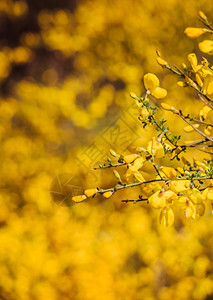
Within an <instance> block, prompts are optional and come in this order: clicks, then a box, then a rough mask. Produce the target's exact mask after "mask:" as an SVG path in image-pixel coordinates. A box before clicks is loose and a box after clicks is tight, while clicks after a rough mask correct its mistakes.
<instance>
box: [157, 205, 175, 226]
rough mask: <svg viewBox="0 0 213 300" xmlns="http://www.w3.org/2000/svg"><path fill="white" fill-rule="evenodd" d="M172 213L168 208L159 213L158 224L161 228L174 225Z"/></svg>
mask: <svg viewBox="0 0 213 300" xmlns="http://www.w3.org/2000/svg"><path fill="white" fill-rule="evenodd" d="M174 219H175V217H174V213H173V210H172V209H171V208H170V207H164V208H163V209H162V210H161V212H160V218H159V221H160V224H161V225H163V226H165V227H166V226H170V225H172V224H173V223H174Z"/></svg>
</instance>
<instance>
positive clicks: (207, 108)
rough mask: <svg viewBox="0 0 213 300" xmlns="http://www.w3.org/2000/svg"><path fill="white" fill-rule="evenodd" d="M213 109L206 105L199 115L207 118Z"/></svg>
mask: <svg viewBox="0 0 213 300" xmlns="http://www.w3.org/2000/svg"><path fill="white" fill-rule="evenodd" d="M211 110H212V109H211V108H210V107H209V106H207V105H205V106H204V107H203V108H202V109H201V110H200V112H199V116H200V117H201V118H203V119H204V120H205V119H206V117H207V114H208V113H209V112H210V111H211Z"/></svg>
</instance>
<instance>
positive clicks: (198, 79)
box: [195, 73, 203, 87]
mask: <svg viewBox="0 0 213 300" xmlns="http://www.w3.org/2000/svg"><path fill="white" fill-rule="evenodd" d="M195 78H196V81H197V84H198V85H199V86H200V87H202V86H203V81H202V80H201V78H200V75H199V74H197V73H196V74H195Z"/></svg>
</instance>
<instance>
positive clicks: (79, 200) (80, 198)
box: [72, 195, 87, 203]
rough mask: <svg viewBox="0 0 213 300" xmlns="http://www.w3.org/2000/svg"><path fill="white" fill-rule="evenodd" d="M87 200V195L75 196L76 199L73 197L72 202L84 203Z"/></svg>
mask: <svg viewBox="0 0 213 300" xmlns="http://www.w3.org/2000/svg"><path fill="white" fill-rule="evenodd" d="M85 199H87V196H86V195H79V196H74V197H72V201H74V202H76V203H79V202H82V201H84V200H85Z"/></svg>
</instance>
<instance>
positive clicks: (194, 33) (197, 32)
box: [184, 27, 204, 39]
mask: <svg viewBox="0 0 213 300" xmlns="http://www.w3.org/2000/svg"><path fill="white" fill-rule="evenodd" d="M184 33H185V34H186V35H187V36H188V37H189V38H192V39H194V38H197V37H199V36H201V35H202V34H203V33H204V30H203V28H194V27H187V28H186V29H185V31H184Z"/></svg>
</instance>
